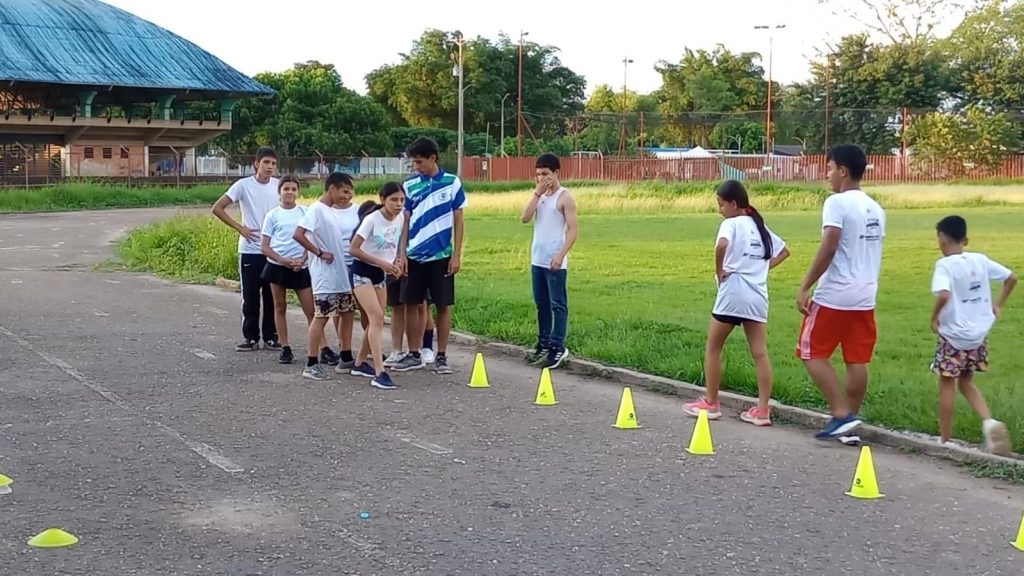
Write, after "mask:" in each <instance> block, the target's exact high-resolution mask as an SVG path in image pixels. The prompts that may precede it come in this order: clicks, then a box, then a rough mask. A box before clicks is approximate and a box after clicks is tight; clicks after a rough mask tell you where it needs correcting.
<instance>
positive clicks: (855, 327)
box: [796, 144, 885, 446]
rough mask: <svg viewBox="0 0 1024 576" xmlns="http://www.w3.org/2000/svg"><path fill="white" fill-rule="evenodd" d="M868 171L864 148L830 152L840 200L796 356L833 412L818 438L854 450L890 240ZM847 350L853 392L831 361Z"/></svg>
mask: <svg viewBox="0 0 1024 576" xmlns="http://www.w3.org/2000/svg"><path fill="white" fill-rule="evenodd" d="M866 169H867V156H866V155H865V154H864V151H863V150H861V149H860V148H859V147H857V146H854V145H850V144H846V145H842V146H837V147H836V148H834V149H832V150H831V151H830V152H829V154H828V179H829V184H830V186H831V188H832V195H831V196H829V197H828V198H827V199H826V200H825V204H824V206H823V207H822V222H821V225H822V233H821V245H820V246H819V247H818V253H817V254H816V255H815V257H814V261H813V262H812V263H811V266H810V269H808V271H807V275H806V277H805V278H804V281H803V284H802V285H801V286H800V294H799V295H798V296H797V299H796V305H797V308H798V309H799V310H800V312H801V313H802V314H803V315H804V319H803V324H802V325H801V327H800V338H799V340H798V342H797V347H796V355H797V358H799V359H800V360H803V362H804V366H805V367H806V368H807V373H808V374H809V375H810V376H811V378H812V379H813V380H814V383H815V384H817V385H818V388H820V389H821V392H822V394H823V395H824V396H825V399H826V400H827V401H828V403H829V406H830V407H831V412H832V418H831V419H830V420H829V421H828V423H827V424H826V425H825V428H823V429H822V430H821V431H819V432H818V433H817V434H815V437H816V438H818V439H821V440H839V441H840V442H842V443H843V444H846V445H854V446H856V445H859V444H860V437H858V436H857V435H856V434H853V433H852V432H853V431H854V430H855V429H856V428H857V427H858V426H860V424H861V420H860V418H858V417H857V412H858V411H859V410H860V408H861V404H862V403H863V402H864V394H865V393H866V392H867V387H868V365H869V364H870V363H871V357H872V356H873V355H874V350H875V340H876V333H877V330H876V327H875V297H876V296H877V294H878V278H879V274H880V272H881V267H882V243H883V240H884V238H885V211H884V210H883V209H882V207H881V206H879V205H878V203H877V202H875V201H874V200H873V199H872V198H871V197H870V196H868V195H867V194H865V193H864V192H863V191H862V190H861V189H860V181H861V179H862V178H863V177H864V171H865V170H866ZM815 284H817V286H815ZM812 286H815V289H814V295H813V296H811V294H810V291H811V287H812ZM840 346H841V347H842V349H843V361H844V362H845V363H846V391H845V393H844V392H843V391H842V390H841V389H840V387H839V375H838V374H837V373H836V370H835V368H833V367H832V362H831V359H832V355H833V354H834V353H835V350H836V348H838V347H840Z"/></svg>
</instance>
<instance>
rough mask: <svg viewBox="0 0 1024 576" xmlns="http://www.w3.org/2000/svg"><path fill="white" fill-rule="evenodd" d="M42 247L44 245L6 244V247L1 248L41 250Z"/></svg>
mask: <svg viewBox="0 0 1024 576" xmlns="http://www.w3.org/2000/svg"><path fill="white" fill-rule="evenodd" d="M40 248H42V246H6V247H4V248H0V250H7V251H14V250H39V249H40Z"/></svg>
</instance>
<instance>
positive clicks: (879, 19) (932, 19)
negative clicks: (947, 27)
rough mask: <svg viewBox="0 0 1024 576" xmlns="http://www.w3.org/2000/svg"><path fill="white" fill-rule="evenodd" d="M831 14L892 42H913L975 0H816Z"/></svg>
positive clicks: (929, 36) (925, 38) (928, 35)
mask: <svg viewBox="0 0 1024 576" xmlns="http://www.w3.org/2000/svg"><path fill="white" fill-rule="evenodd" d="M818 3H819V4H826V3H827V4H828V5H829V6H831V7H832V8H833V14H836V15H844V16H846V17H848V18H851V19H853V20H855V21H857V22H859V23H860V24H862V25H863V26H864V27H865V28H867V29H868V30H869V31H871V32H874V33H875V34H878V35H880V36H881V37H882V38H883V39H884V40H885V41H887V42H888V43H892V44H897V45H899V44H916V43H918V42H928V41H930V40H933V39H934V32H935V28H936V27H938V26H939V25H940V24H942V22H943V20H945V19H947V18H948V17H949V15H950V14H957V13H960V14H963V13H966V12H968V11H969V10H971V9H972V8H973V7H975V6H977V4H978V0H840V1H838V2H837V1H836V0H818Z"/></svg>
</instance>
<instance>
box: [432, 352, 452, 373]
mask: <svg viewBox="0 0 1024 576" xmlns="http://www.w3.org/2000/svg"><path fill="white" fill-rule="evenodd" d="M451 373H452V369H451V368H450V367H449V366H448V356H447V355H445V354H438V355H437V358H434V374H451Z"/></svg>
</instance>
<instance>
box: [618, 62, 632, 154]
mask: <svg viewBox="0 0 1024 576" xmlns="http://www.w3.org/2000/svg"><path fill="white" fill-rule="evenodd" d="M632 63H633V60H632V59H631V58H630V57H629V56H626V57H625V58H623V59H622V132H621V133H620V134H619V156H625V155H626V106H627V102H628V100H627V99H626V74H627V73H628V72H629V65H630V64H632Z"/></svg>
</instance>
